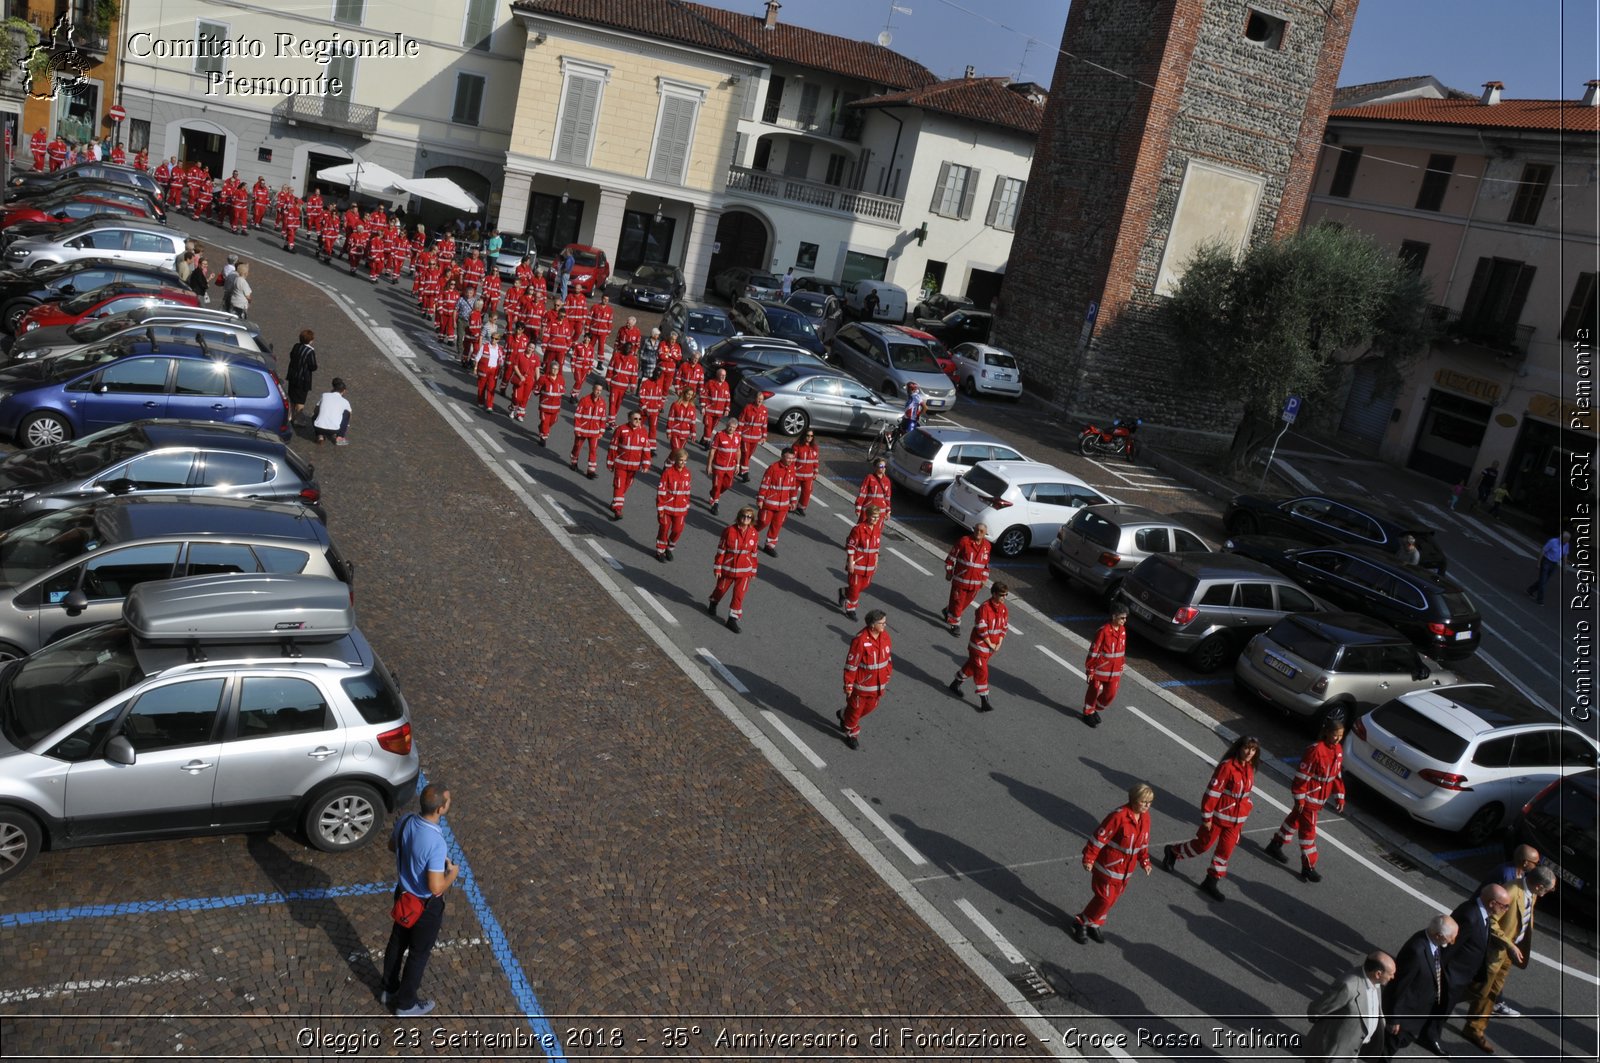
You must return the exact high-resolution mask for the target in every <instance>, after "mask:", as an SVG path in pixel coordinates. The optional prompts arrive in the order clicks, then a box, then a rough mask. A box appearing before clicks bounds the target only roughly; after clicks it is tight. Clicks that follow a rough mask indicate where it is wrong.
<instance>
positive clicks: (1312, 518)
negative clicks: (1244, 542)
mask: <svg viewBox="0 0 1600 1063" xmlns="http://www.w3.org/2000/svg"><path fill="white" fill-rule="evenodd" d="M1222 523H1223V526H1224V527H1226V528H1227V529H1228V534H1229V535H1257V534H1260V535H1286V536H1288V537H1290V538H1291V539H1299V540H1300V541H1301V542H1303V543H1311V544H1313V545H1322V544H1324V543H1350V544H1352V545H1355V546H1376V547H1378V548H1380V549H1383V550H1387V551H1389V552H1390V553H1397V552H1398V551H1399V549H1400V541H1401V540H1402V539H1403V538H1404V537H1405V536H1407V535H1411V536H1414V537H1415V538H1416V540H1417V552H1418V553H1420V554H1421V555H1422V567H1423V568H1429V569H1432V570H1433V571H1435V572H1437V573H1439V574H1440V575H1443V574H1444V571H1445V556H1444V551H1443V550H1440V549H1439V544H1438V543H1436V542H1434V541H1433V539H1434V537H1433V529H1431V528H1424V527H1422V526H1420V525H1419V524H1418V523H1417V522H1416V521H1413V520H1408V519H1404V518H1401V517H1396V516H1394V515H1392V514H1385V513H1382V512H1380V511H1378V510H1377V509H1375V508H1373V507H1372V505H1371V504H1370V503H1369V502H1368V501H1365V500H1362V499H1356V498H1343V497H1340V496H1337V495H1299V496H1296V497H1293V498H1285V497H1283V496H1281V495H1279V496H1266V495H1235V496H1234V498H1233V499H1232V500H1231V501H1230V502H1229V503H1228V509H1227V511H1226V512H1225V513H1224V514H1223V515H1222Z"/></svg>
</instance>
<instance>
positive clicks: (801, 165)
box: [783, 140, 811, 181]
mask: <svg viewBox="0 0 1600 1063" xmlns="http://www.w3.org/2000/svg"><path fill="white" fill-rule="evenodd" d="M810 171H811V145H810V144H809V143H808V142H806V141H804V140H791V141H789V144H788V147H787V148H786V149H785V151H784V153H783V176H785V177H796V178H799V179H800V180H802V181H803V180H805V179H806V175H807V174H808V173H809V172H810Z"/></svg>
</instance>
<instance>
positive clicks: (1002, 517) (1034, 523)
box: [937, 461, 1117, 557]
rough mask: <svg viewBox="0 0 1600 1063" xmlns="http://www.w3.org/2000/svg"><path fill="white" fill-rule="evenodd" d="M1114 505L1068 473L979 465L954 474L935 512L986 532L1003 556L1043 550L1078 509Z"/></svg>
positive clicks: (1036, 466) (1030, 465) (1021, 465)
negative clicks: (959, 473) (954, 477)
mask: <svg viewBox="0 0 1600 1063" xmlns="http://www.w3.org/2000/svg"><path fill="white" fill-rule="evenodd" d="M1115 501H1117V500H1116V499H1114V498H1109V497H1107V496H1105V495H1103V494H1101V493H1100V492H1099V491H1096V490H1095V489H1094V488H1092V487H1090V486H1089V485H1088V484H1086V483H1084V482H1083V481H1082V480H1080V479H1078V478H1077V477H1076V476H1074V475H1072V474H1071V473H1070V472H1065V471H1063V470H1061V469H1057V468H1055V467H1053V466H1050V465H1045V464H1043V463H1042V462H1037V461H984V462H979V463H978V464H977V465H974V466H973V467H972V468H970V469H968V470H967V471H966V472H964V473H962V474H961V475H960V476H958V477H956V480H955V482H954V483H953V484H951V485H950V487H949V488H948V489H947V490H946V491H945V492H944V493H943V494H941V495H940V496H939V499H938V503H937V504H938V507H939V512H941V513H943V514H944V515H945V516H947V517H949V518H950V519H951V520H953V521H955V522H956V523H957V524H959V525H961V526H962V527H963V528H965V529H966V530H967V531H973V530H974V529H976V528H977V526H978V525H979V524H983V525H986V526H987V527H988V530H989V541H990V542H992V543H994V548H995V549H996V550H997V551H999V552H1000V554H1001V555H1002V556H1004V557H1016V556H1017V555H1018V554H1021V553H1022V551H1024V550H1026V549H1027V548H1028V547H1030V546H1044V545H1045V544H1046V543H1048V542H1049V541H1050V540H1051V539H1053V538H1055V536H1056V533H1057V532H1059V531H1060V530H1061V526H1062V525H1063V524H1065V523H1067V521H1069V520H1071V519H1072V517H1073V515H1074V514H1076V513H1077V512H1078V511H1079V510H1080V509H1082V508H1083V507H1084V506H1098V505H1104V504H1105V503H1107V502H1115Z"/></svg>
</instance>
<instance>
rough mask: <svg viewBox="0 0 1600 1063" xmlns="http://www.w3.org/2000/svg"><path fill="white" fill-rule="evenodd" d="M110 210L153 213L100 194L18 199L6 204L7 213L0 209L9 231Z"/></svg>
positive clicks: (2, 225) (0, 222)
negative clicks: (23, 226) (103, 197)
mask: <svg viewBox="0 0 1600 1063" xmlns="http://www.w3.org/2000/svg"><path fill="white" fill-rule="evenodd" d="M110 214H116V215H125V216H127V217H133V218H148V217H149V216H150V215H149V214H148V213H147V212H146V211H145V210H143V209H142V208H140V207H136V206H133V205H131V204H128V203H119V202H117V201H116V200H114V199H102V198H101V197H99V196H51V197H49V198H47V199H39V200H34V201H32V202H29V201H27V200H19V201H17V202H16V203H13V204H11V205H10V206H8V207H6V209H5V211H4V213H0V230H4V231H5V232H6V233H8V234H9V233H11V232H12V231H14V229H15V227H17V226H20V225H46V226H50V227H52V228H54V227H57V226H60V225H62V224H63V223H65V222H75V221H85V220H87V219H89V218H93V217H99V216H102V215H110Z"/></svg>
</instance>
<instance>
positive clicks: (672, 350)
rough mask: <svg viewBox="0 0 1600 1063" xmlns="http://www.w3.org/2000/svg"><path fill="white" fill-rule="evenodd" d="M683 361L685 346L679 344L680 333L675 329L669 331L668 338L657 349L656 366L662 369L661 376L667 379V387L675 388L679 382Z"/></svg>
mask: <svg viewBox="0 0 1600 1063" xmlns="http://www.w3.org/2000/svg"><path fill="white" fill-rule="evenodd" d="M682 361H683V344H681V343H679V342H678V333H677V331H676V330H675V329H668V330H667V338H666V339H664V340H662V341H661V343H660V345H659V346H657V347H656V364H657V365H659V366H660V367H661V375H662V376H664V377H666V378H667V386H668V387H675V386H676V385H677V381H678V363H680V362H682Z"/></svg>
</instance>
